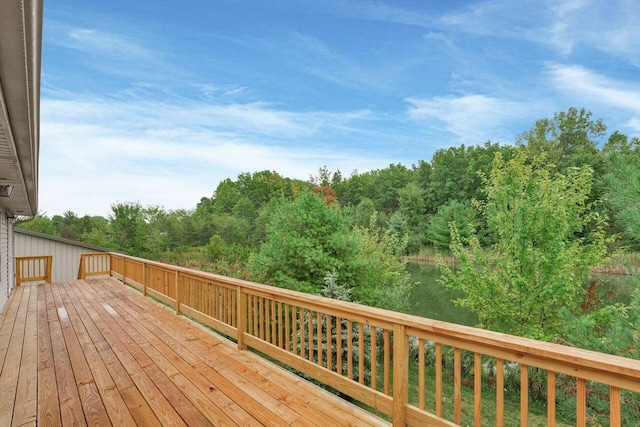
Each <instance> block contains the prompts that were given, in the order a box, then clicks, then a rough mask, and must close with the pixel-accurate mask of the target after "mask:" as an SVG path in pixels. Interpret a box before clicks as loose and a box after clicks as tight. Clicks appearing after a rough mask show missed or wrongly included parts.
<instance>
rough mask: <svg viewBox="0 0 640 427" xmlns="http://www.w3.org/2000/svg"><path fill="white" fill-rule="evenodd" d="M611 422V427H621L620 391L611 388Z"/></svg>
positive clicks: (616, 388)
mask: <svg viewBox="0 0 640 427" xmlns="http://www.w3.org/2000/svg"><path fill="white" fill-rule="evenodd" d="M609 422H610V425H611V427H620V423H621V419H620V389H619V388H618V387H613V386H611V387H609Z"/></svg>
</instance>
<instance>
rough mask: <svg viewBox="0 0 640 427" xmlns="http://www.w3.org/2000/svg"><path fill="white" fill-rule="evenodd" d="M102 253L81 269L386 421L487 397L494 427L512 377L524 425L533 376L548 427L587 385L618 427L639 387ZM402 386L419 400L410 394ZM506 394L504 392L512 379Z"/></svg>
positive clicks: (446, 329)
mask: <svg viewBox="0 0 640 427" xmlns="http://www.w3.org/2000/svg"><path fill="white" fill-rule="evenodd" d="M107 256H108V257H109V261H108V262H107V263H106V264H105V263H103V262H106V261H101V260H99V259H101V258H99V257H105V254H86V255H83V259H84V261H83V263H81V265H84V266H85V268H87V266H89V265H93V266H100V267H95V268H94V267H92V268H94V269H95V270H96V271H93V270H92V271H91V273H94V272H97V271H99V272H100V273H104V272H105V271H106V270H105V269H110V274H111V275H112V276H114V277H116V278H117V279H119V280H121V281H123V282H124V283H126V284H128V285H131V286H133V287H135V288H137V289H139V290H140V291H141V292H143V293H144V294H145V295H149V296H152V297H155V298H157V299H159V300H161V301H163V302H164V303H165V304H167V305H169V306H171V307H173V309H174V310H175V312H176V314H179V315H180V314H183V315H187V316H189V317H191V318H193V319H195V320H197V321H199V322H202V323H203V324H205V325H208V326H209V327H211V328H213V329H215V330H217V331H219V332H221V333H223V334H225V335H227V336H229V337H230V338H232V339H234V340H235V341H237V345H238V348H240V349H246V348H247V347H251V348H253V349H254V350H256V351H258V352H260V353H262V354H264V355H266V356H268V357H270V358H272V359H274V360H276V361H278V362H280V363H282V364H285V365H287V366H290V367H291V368H293V369H295V370H298V371H300V372H302V373H304V374H306V375H308V376H309V377H311V378H313V379H314V380H316V381H318V382H320V383H323V384H325V385H327V386H329V387H331V388H332V389H334V390H337V391H338V392H340V393H343V394H345V395H348V396H350V397H351V398H352V399H355V400H357V401H359V402H362V403H363V404H365V405H367V406H369V407H371V408H374V409H375V410H377V411H380V412H381V413H383V414H386V415H387V416H389V417H390V418H391V419H392V421H393V425H394V426H404V425H406V424H409V425H415V426H423V425H434V426H448V425H459V424H461V423H462V419H463V414H464V416H465V419H471V422H472V423H473V424H474V425H480V423H481V419H482V418H481V417H482V412H483V411H487V402H490V404H491V405H492V406H493V408H491V411H492V413H493V412H495V419H494V420H492V423H491V424H492V425H497V426H501V425H503V424H504V419H505V408H507V405H506V404H505V402H506V401H507V399H505V387H507V382H512V380H513V377H514V376H515V377H516V380H517V381H516V382H517V383H519V384H520V385H519V387H518V386H516V390H515V393H518V394H519V396H518V399H516V400H519V405H518V406H519V407H518V406H516V412H519V421H520V425H523V426H526V425H528V419H529V403H530V396H531V394H532V390H531V389H532V388H531V382H530V379H531V378H530V376H531V375H534V374H535V375H536V378H540V377H542V378H544V381H543V385H542V386H540V388H542V389H544V393H543V394H544V397H543V400H546V418H547V419H546V423H547V425H556V422H557V420H556V407H557V400H556V398H557V394H559V393H569V394H570V395H571V398H572V399H574V403H575V415H574V420H575V424H576V425H578V426H584V425H586V423H587V399H588V398H591V397H592V396H591V395H592V394H593V393H591V392H589V395H588V392H587V391H588V390H592V389H593V386H594V385H598V387H600V388H599V390H600V393H601V394H603V395H605V396H604V397H605V398H606V399H607V400H608V405H607V407H606V408H604V409H602V408H600V409H599V410H600V411H601V412H603V413H605V415H606V416H607V417H608V422H609V423H610V425H611V426H619V425H621V414H622V412H621V405H622V404H623V402H625V396H627V397H628V396H631V394H633V393H638V392H640V361H636V360H632V359H628V358H623V357H618V356H611V355H605V354H601V353H596V352H592V351H586V350H581V349H577V348H572V347H568V346H563V345H559V344H553V343H547V342H541V341H535V340H531V339H526V338H521V337H515V336H510V335H506V334H501V333H495V332H490V331H486V330H482V329H476V328H471V327H466V326H461V325H455V324H451V323H446V322H439V321H434V320H430V319H424V318H421V317H417V316H411V315H406V314H401V313H396V312H392V311H388V310H381V309H377V308H372V307H367V306H363V305H360V304H355V303H350V302H344V301H337V300H333V299H329V298H324V297H319V296H314V295H309V294H304V293H299V292H293V291H289V290H285V289H280V288H276V287H271V286H266V285H261V284H256V283H251V282H247V281H243V280H237V279H233V278H229V277H224V276H219V275H216V274H211V273H206V272H201V271H196V270H191V269H187V268H182V267H175V266H171V265H167V264H163V263H158V262H153V261H148V260H144V259H140V258H134V257H130V256H126V255H122V254H117V253H110V254H107ZM92 263H93V264H92ZM81 273H82V271H81ZM91 273H84V274H85V276H83V277H86V275H87V274H91ZM540 373H542V375H540ZM410 388H411V389H412V390H417V396H413V395H412V396H411V398H410V397H409V389H410ZM518 389H519V390H518ZM507 390H509V392H510V393H511V392H514V391H513V386H512V387H511V388H510V389H509V388H507ZM601 390H604V392H602V391H601ZM489 395H490V396H489ZM488 397H489V399H488ZM601 397H602V396H601ZM509 401H510V402H513V399H510V400H509ZM536 404H537V403H536ZM494 405H495V406H494ZM511 409H512V408H510V409H509V410H511ZM572 423H573V422H572Z"/></svg>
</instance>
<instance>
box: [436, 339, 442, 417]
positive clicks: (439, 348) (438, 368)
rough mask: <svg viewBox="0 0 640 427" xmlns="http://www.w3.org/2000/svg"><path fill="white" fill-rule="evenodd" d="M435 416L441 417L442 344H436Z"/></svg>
mask: <svg viewBox="0 0 640 427" xmlns="http://www.w3.org/2000/svg"><path fill="white" fill-rule="evenodd" d="M436 415H437V416H439V417H442V344H440V343H439V342H438V343H436Z"/></svg>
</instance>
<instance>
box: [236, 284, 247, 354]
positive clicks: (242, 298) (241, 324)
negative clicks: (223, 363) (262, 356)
mask: <svg viewBox="0 0 640 427" xmlns="http://www.w3.org/2000/svg"><path fill="white" fill-rule="evenodd" d="M236 299H237V301H238V309H237V310H236V313H237V316H238V319H237V320H238V321H237V323H236V324H237V325H238V336H237V338H236V339H237V340H238V350H246V349H247V344H245V342H244V333H245V331H246V329H247V294H246V293H245V292H244V291H243V290H242V286H238V298H236Z"/></svg>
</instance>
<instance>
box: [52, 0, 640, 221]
mask: <svg viewBox="0 0 640 427" xmlns="http://www.w3.org/2000/svg"><path fill="white" fill-rule="evenodd" d="M639 21H640V2H637V1H634V0H607V1H605V0H603V1H595V0H594V1H588V0H573V1H571V0H569V1H550V0H536V1H517V0H492V1H426V0H422V1H417V0H416V1H390V0H386V1H384V0H378V1H360V0H348V1H347V0H344V1H333V0H316V1H311V0H309V1H307V0H282V1H277V0H273V1H266V0H260V1H259V0H255V1H251V0H229V1H220V0H209V1H207V0H188V1H184V0H136V1H131V0H126V1H123V0H109V1H104V0H55V1H47V2H45V23H44V36H43V65H42V96H41V100H42V101H41V152H40V211H41V212H43V213H46V214H47V215H49V216H52V215H55V214H62V213H63V212H65V211H67V210H72V211H74V212H76V213H77V214H79V215H85V214H89V215H104V216H107V215H108V214H109V213H110V205H111V204H112V203H114V202H118V201H120V202H124V201H139V202H140V203H142V204H143V205H159V206H164V207H165V208H167V209H179V208H185V209H191V208H194V207H195V205H196V204H197V202H198V201H199V200H200V198H201V197H203V196H208V197H210V196H211V195H212V194H213V192H214V190H215V188H216V186H217V185H218V183H219V182H220V181H221V180H223V179H225V178H232V179H235V177H236V176H237V175H238V174H239V173H241V172H255V171H260V170H265V169H269V170H275V171H277V172H279V173H281V174H283V175H285V176H289V177H295V178H300V179H308V178H309V176H310V175H312V174H315V173H316V172H317V170H318V168H319V167H322V166H326V167H327V168H328V169H329V170H332V171H335V170H340V171H341V172H342V174H343V175H345V176H348V175H349V174H351V173H352V172H353V171H354V170H357V171H359V172H364V171H367V170H371V169H378V168H384V167H386V166H388V165H389V164H390V163H402V164H404V165H406V166H409V167H410V166H411V165H412V164H415V163H417V162H418V160H430V159H431V157H432V155H433V153H434V152H435V151H437V150H438V149H441V148H446V147H450V146H459V145H460V144H466V145H474V144H482V143H484V142H485V141H488V140H490V141H492V142H500V143H502V144H511V143H513V142H514V141H515V139H516V138H517V136H518V135H519V134H520V133H521V132H523V131H525V130H527V129H529V128H531V127H532V126H533V124H534V122H535V121H536V120H537V119H541V118H545V117H551V116H552V115H553V113H554V112H558V111H564V110H566V109H567V108H569V107H571V106H575V107H584V108H586V109H588V110H590V111H591V112H592V113H593V116H594V117H595V118H603V119H604V121H605V123H606V124H607V126H608V128H609V133H611V132H613V131H614V130H619V131H621V132H624V133H626V134H628V135H629V136H638V135H639V134H640V79H638V77H639V76H640V26H638V24H637V23H638V22H639Z"/></svg>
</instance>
